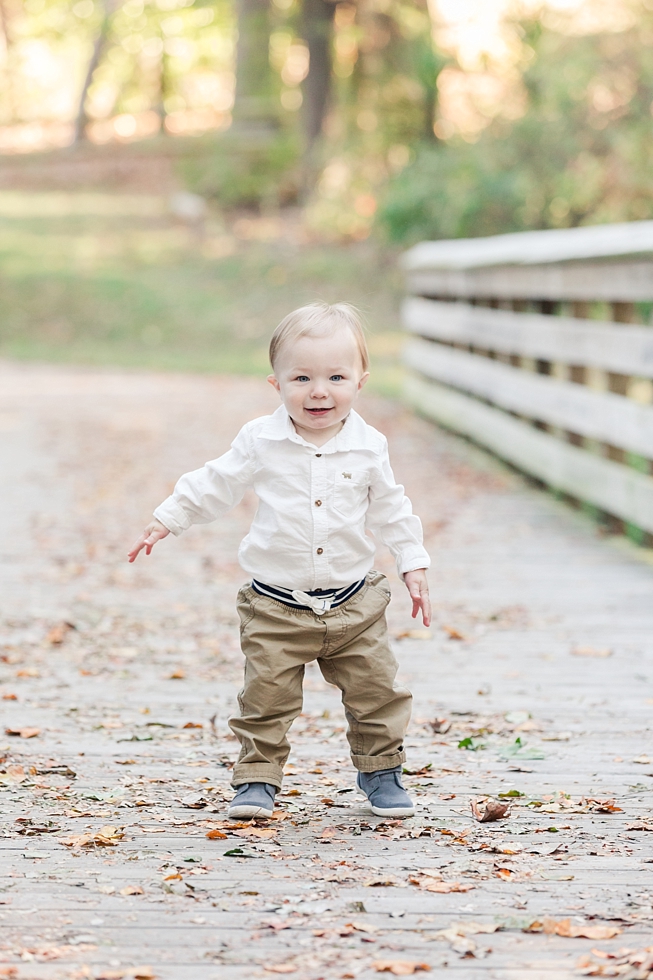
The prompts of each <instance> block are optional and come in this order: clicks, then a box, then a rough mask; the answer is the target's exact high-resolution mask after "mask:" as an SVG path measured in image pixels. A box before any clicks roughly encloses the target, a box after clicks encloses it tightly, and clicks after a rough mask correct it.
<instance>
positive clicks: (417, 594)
mask: <svg viewBox="0 0 653 980" xmlns="http://www.w3.org/2000/svg"><path fill="white" fill-rule="evenodd" d="M404 582H405V583H406V588H407V589H408V591H409V592H410V597H411V599H412V600H413V612H412V616H413V619H415V617H416V616H417V614H418V613H419V611H420V609H421V610H422V622H423V623H424V625H425V626H430V625H431V600H430V599H429V584H428V582H427V581H426V569H425V568H416V569H415V570H414V571H413V572H406V573H405V574H404Z"/></svg>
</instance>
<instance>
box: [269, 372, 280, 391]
mask: <svg viewBox="0 0 653 980" xmlns="http://www.w3.org/2000/svg"><path fill="white" fill-rule="evenodd" d="M267 380H268V384H270V385H272V387H273V388H275V389H276V391H278V392H279V394H281V385H280V384H279V382H278V381H277V379H276V378H275V376H274V375H273V374H268V379H267Z"/></svg>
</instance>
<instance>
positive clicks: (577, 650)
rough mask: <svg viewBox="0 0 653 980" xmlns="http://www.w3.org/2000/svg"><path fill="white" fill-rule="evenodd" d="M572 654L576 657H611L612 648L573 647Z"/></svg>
mask: <svg viewBox="0 0 653 980" xmlns="http://www.w3.org/2000/svg"><path fill="white" fill-rule="evenodd" d="M571 653H572V656H574V657H611V656H612V650H611V649H610V647H589V646H578V647H573V649H572V651H571Z"/></svg>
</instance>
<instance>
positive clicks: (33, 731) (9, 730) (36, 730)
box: [5, 727, 41, 738]
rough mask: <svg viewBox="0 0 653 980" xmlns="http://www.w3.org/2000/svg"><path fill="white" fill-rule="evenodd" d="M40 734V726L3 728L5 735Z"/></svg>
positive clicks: (26, 736)
mask: <svg viewBox="0 0 653 980" xmlns="http://www.w3.org/2000/svg"><path fill="white" fill-rule="evenodd" d="M40 734H41V729H40V728H29V727H27V728H5V735H17V736H18V737H19V738H36V736H37V735H40Z"/></svg>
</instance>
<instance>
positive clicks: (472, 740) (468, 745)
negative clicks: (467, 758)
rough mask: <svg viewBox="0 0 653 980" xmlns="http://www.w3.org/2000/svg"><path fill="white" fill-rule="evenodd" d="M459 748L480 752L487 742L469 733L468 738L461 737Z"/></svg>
mask: <svg viewBox="0 0 653 980" xmlns="http://www.w3.org/2000/svg"><path fill="white" fill-rule="evenodd" d="M458 748H459V749H467V751H468V752H478V750H479V749H484V748H485V742H484V741H483V739H482V738H477V737H476V736H475V735H467V736H466V738H461V740H460V741H459V742H458Z"/></svg>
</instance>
